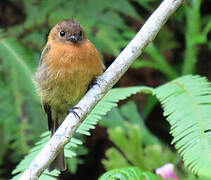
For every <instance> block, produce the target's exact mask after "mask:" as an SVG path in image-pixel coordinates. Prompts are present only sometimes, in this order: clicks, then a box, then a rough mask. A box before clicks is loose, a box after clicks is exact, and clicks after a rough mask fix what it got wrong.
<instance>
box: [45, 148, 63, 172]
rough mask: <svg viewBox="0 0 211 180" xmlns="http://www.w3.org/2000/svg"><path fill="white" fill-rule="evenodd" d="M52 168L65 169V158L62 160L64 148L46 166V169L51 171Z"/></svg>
mask: <svg viewBox="0 0 211 180" xmlns="http://www.w3.org/2000/svg"><path fill="white" fill-rule="evenodd" d="M54 169H58V170H59V171H65V169H66V166H65V160H64V150H62V152H60V153H59V154H58V155H57V156H56V158H55V159H54V160H53V162H52V163H51V164H50V165H49V166H48V171H49V172H51V171H53V170H54Z"/></svg>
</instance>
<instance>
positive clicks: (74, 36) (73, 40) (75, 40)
mask: <svg viewBox="0 0 211 180" xmlns="http://www.w3.org/2000/svg"><path fill="white" fill-rule="evenodd" d="M80 40H81V37H80V36H77V35H72V36H70V37H69V38H68V41H71V42H72V43H77V42H78V41H80Z"/></svg>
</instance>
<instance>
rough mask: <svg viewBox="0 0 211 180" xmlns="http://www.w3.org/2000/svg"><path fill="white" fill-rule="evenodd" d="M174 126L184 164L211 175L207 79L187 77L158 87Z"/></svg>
mask: <svg viewBox="0 0 211 180" xmlns="http://www.w3.org/2000/svg"><path fill="white" fill-rule="evenodd" d="M154 94H155V95H156V96H157V98H158V99H159V101H160V102H161V104H162V107H163V109H164V113H163V114H164V116H167V121H168V122H169V123H170V125H171V134H172V135H173V137H174V138H173V141H172V143H174V144H175V147H176V149H177V150H178V152H179V153H180V155H182V157H183V159H184V163H185V165H186V166H187V167H189V168H190V169H191V170H192V171H193V172H194V173H196V174H198V175H199V176H205V177H209V178H210V177H211V171H210V169H211V87H210V83H209V82H208V81H207V79H206V78H202V77H200V76H191V75H188V76H184V77H181V78H178V79H176V80H174V81H171V82H169V83H167V84H165V85H163V86H161V87H158V88H156V89H155V91H154Z"/></svg>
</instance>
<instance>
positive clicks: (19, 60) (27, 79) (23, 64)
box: [0, 38, 39, 101]
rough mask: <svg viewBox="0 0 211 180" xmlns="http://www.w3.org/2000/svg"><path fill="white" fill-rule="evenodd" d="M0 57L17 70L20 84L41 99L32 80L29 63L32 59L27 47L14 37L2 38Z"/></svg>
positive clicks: (8, 65) (10, 68) (10, 67)
mask: <svg viewBox="0 0 211 180" xmlns="http://www.w3.org/2000/svg"><path fill="white" fill-rule="evenodd" d="M0 58H2V60H3V63H4V65H5V66H6V67H7V68H8V69H9V70H11V71H15V73H16V78H17V79H18V83H19V85H20V86H21V87H22V88H23V89H24V90H25V91H26V92H27V93H29V94H30V96H31V97H33V98H34V99H35V100H36V101H39V98H38V96H37V94H36V92H35V87H34V84H33V82H32V72H31V70H30V69H29V65H28V64H27V62H32V60H31V57H30V56H28V54H27V52H26V51H25V49H24V48H23V47H22V46H21V45H20V44H19V43H17V42H16V41H15V40H14V39H12V38H5V39H0Z"/></svg>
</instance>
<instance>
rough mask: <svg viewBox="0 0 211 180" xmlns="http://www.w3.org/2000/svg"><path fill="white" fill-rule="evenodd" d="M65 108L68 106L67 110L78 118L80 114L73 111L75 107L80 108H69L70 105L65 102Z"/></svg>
mask: <svg viewBox="0 0 211 180" xmlns="http://www.w3.org/2000/svg"><path fill="white" fill-rule="evenodd" d="M67 108H68V111H69V112H70V113H73V115H74V116H75V118H78V119H80V116H79V115H78V113H77V112H75V109H81V108H80V107H72V108H71V107H70V105H69V104H67Z"/></svg>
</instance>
